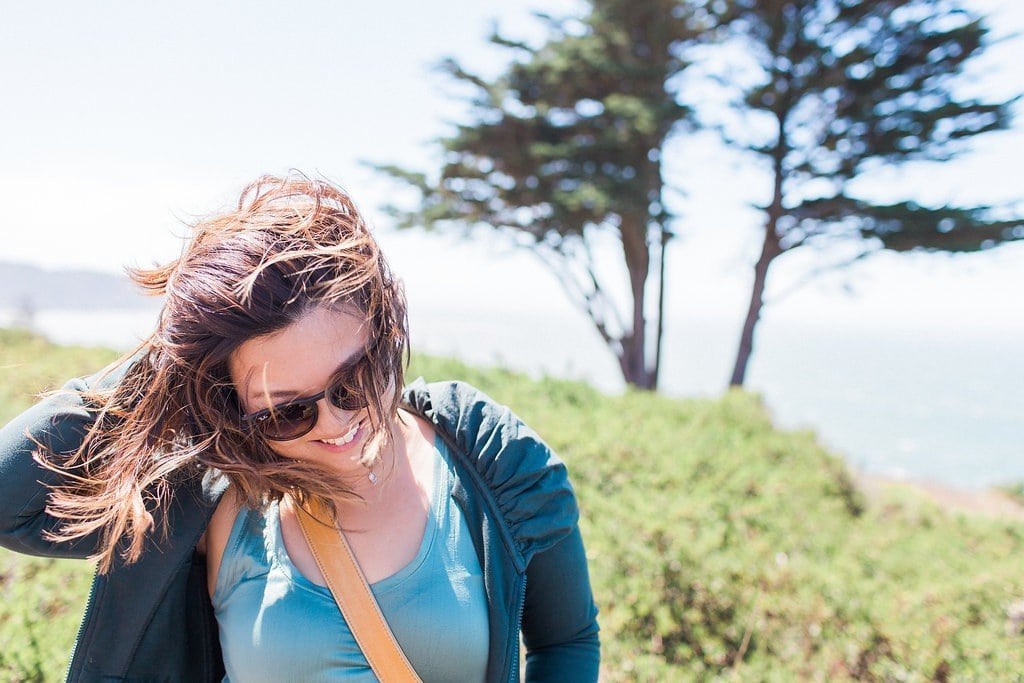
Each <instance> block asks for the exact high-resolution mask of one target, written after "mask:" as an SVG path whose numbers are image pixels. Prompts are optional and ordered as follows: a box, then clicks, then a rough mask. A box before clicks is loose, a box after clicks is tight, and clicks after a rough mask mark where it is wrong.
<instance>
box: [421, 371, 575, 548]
mask: <svg viewBox="0 0 1024 683" xmlns="http://www.w3.org/2000/svg"><path fill="white" fill-rule="evenodd" d="M404 402H405V404H406V405H408V406H409V407H410V408H411V409H412V410H413V411H415V412H416V413H418V414H420V415H422V416H423V417H425V418H426V419H427V420H429V421H430V422H431V423H432V424H433V425H434V427H435V429H437V431H438V432H439V433H440V434H441V435H442V438H444V439H445V441H446V443H447V444H448V445H449V446H450V447H452V448H454V450H455V453H456V455H457V456H458V457H460V458H462V459H463V460H464V461H465V462H466V464H467V465H468V466H469V467H470V469H471V470H472V471H473V472H474V473H475V475H476V476H478V477H479V480H480V482H481V484H482V486H483V487H484V488H485V489H486V491H487V492H488V493H489V495H491V496H493V499H494V501H495V503H496V504H497V507H498V509H499V510H500V511H501V512H502V514H503V515H504V516H505V521H506V522H507V523H508V525H509V527H510V528H511V530H512V532H513V535H514V537H515V540H516V543H517V545H518V546H519V549H520V551H521V552H523V554H524V555H526V556H530V555H532V554H534V553H536V552H540V551H542V550H545V549H547V548H549V547H550V546H552V545H554V544H555V543H557V542H558V541H560V540H561V539H562V538H564V537H565V536H567V535H568V534H569V533H571V531H572V530H573V529H574V528H575V526H576V523H577V520H578V518H579V510H578V507H577V504H576V497H575V494H574V492H573V490H572V485H571V484H570V483H569V476H568V472H567V471H566V468H565V464H564V463H563V462H562V460H561V459H560V458H559V457H558V456H557V455H555V453H554V452H553V451H552V450H551V449H550V448H549V447H548V445H547V444H546V443H544V441H543V440H542V439H541V437H540V436H539V435H538V434H537V433H536V432H535V431H534V430H533V429H531V428H530V427H529V426H528V425H526V423H524V422H523V421H522V420H521V419H519V417H518V416H517V415H516V414H515V413H514V412H513V411H512V410H511V409H510V408H509V407H508V406H505V405H502V404H501V403H498V402H497V401H495V400H494V399H492V398H491V397H490V396H488V395H487V394H485V393H484V392H482V391H480V390H479V389H476V388H475V387H473V386H471V385H469V384H466V383H464V382H435V383H430V384H427V383H426V382H424V381H423V380H422V379H420V380H417V381H415V382H413V383H412V384H411V385H410V386H409V387H408V388H407V389H406V390H405V394H404Z"/></svg>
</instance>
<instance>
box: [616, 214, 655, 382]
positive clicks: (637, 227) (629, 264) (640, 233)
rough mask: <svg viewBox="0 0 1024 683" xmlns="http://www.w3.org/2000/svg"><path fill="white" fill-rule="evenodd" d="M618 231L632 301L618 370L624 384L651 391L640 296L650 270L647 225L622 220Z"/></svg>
mask: <svg viewBox="0 0 1024 683" xmlns="http://www.w3.org/2000/svg"><path fill="white" fill-rule="evenodd" d="M621 227H622V253H623V256H625V259H626V268H627V270H628V271H629V289H630V293H631V295H632V299H633V302H632V303H633V321H632V324H633V329H632V330H631V331H630V332H629V333H628V334H624V335H623V337H622V355H621V356H620V357H619V366H620V367H621V369H622V377H623V379H625V380H626V382H627V383H629V384H632V385H633V386H635V387H637V388H640V389H653V388H654V374H653V373H652V372H651V371H650V370H648V368H647V354H646V349H647V344H646V341H647V334H646V332H647V321H646V319H645V317H644V299H645V297H644V295H645V289H646V286H647V276H648V274H649V273H650V267H651V254H650V251H649V250H648V244H647V225H646V221H645V220H644V218H643V217H638V216H623V219H622V226H621Z"/></svg>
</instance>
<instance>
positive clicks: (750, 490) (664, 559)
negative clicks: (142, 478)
mask: <svg viewBox="0 0 1024 683" xmlns="http://www.w3.org/2000/svg"><path fill="white" fill-rule="evenodd" d="M0 334H2V335H3V336H0V340H2V343H0V358H3V359H4V364H5V365H7V366H8V367H7V369H6V370H5V371H4V372H5V375H4V380H3V382H0V385H11V386H20V387H22V388H23V389H21V390H19V391H20V392H21V393H19V394H18V395H17V396H16V397H14V398H13V399H5V400H13V401H14V403H12V404H10V405H8V404H6V403H5V404H4V405H0V409H2V410H3V414H4V415H6V416H10V415H12V414H14V413H15V412H17V411H18V410H21V409H22V408H23V407H24V406H25V405H27V404H28V403H29V402H30V401H31V394H32V393H34V392H35V391H36V387H31V386H30V384H31V382H30V380H28V379H25V378H28V377H36V378H40V379H41V381H42V383H43V384H44V385H45V384H49V385H51V386H52V384H53V383H54V382H55V381H57V380H56V377H57V375H58V373H64V372H68V371H70V374H80V373H84V372H87V371H91V370H94V369H96V368H98V367H100V366H102V365H103V364H104V363H105V362H107V361H108V360H110V358H112V354H110V353H108V352H103V351H99V350H85V349H70V348H59V347H54V346H51V345H48V344H45V343H44V342H40V341H39V340H37V339H34V338H31V337H29V336H26V335H10V334H9V333H0ZM16 358H17V359H21V360H19V361H18V362H17V363H16V364H14V363H10V362H9V360H10V359H16ZM72 358H77V359H78V362H79V363H80V364H79V365H78V366H75V362H73V361H71V360H70V359H72ZM14 365H17V367H13V366H14ZM65 376H70V375H61V379H63V378H64V377H65ZM408 376H409V377H410V378H415V377H417V376H423V377H424V378H425V379H426V380H428V381H432V380H438V379H448V378H453V377H458V378H461V379H465V380H468V381H470V382H471V383H473V384H475V385H477V386H478V387H480V388H481V389H482V390H484V391H486V392H487V393H488V394H490V395H491V396H493V397H494V398H496V399H498V400H499V401H502V402H505V403H507V404H509V405H511V406H513V407H515V409H516V410H517V412H518V413H519V414H520V415H521V416H522V417H523V418H524V419H525V420H526V421H527V422H528V423H529V424H530V425H531V426H533V427H534V428H535V429H537V431H538V432H539V433H541V434H542V435H544V437H545V438H546V439H547V440H548V442H549V443H550V444H551V446H552V447H553V448H554V449H555V450H556V451H557V452H558V453H559V454H560V455H561V456H562V457H563V458H564V459H565V460H566V462H567V463H568V465H569V467H570V471H571V473H572V475H573V481H574V485H575V487H576V490H577V493H578V495H579V500H580V507H581V510H582V519H581V525H582V528H583V533H584V538H585V540H586V543H587V550H588V555H589V557H590V571H591V578H592V581H593V585H594V590H595V594H596V597H597V600H598V603H599V606H600V608H601V628H602V643H603V661H604V664H603V668H604V671H603V676H604V680H608V681H637V680H640V681H668V680H743V681H747V680H753V681H762V680H763V681H790V680H794V679H799V680H822V681H824V680H828V681H833V680H838V681H841V680H869V681H872V680H873V681H926V680H1014V678H1015V677H1017V676H1019V669H1020V659H1019V656H1020V655H1019V653H1020V648H1021V636H1020V635H1010V634H1009V632H1008V631H1007V629H1006V628H1005V623H1004V622H1005V618H1006V616H1005V613H1006V608H1007V606H1008V605H1009V604H1010V603H1012V602H1014V601H1016V600H1020V599H1021V598H1024V577H1022V575H1021V572H1020V559H1019V558H1020V557H1021V553H1022V552H1024V527H1022V526H1021V525H1020V524H1019V523H1011V522H1008V521H990V520H983V519H974V518H965V517H962V516H953V515H950V514H948V513H947V512H944V511H943V510H940V509H938V508H937V507H935V506H934V505H933V504H931V503H929V502H927V501H926V500H925V499H923V498H920V497H917V496H915V495H913V494H911V493H908V492H906V491H900V490H897V491H894V492H893V493H891V494H889V495H888V497H887V498H885V499H883V500H881V501H880V502H878V503H872V504H870V505H869V504H867V503H866V502H865V500H864V499H863V497H862V496H861V494H860V492H859V491H858V490H857V489H856V487H855V486H854V485H853V484H852V482H851V478H850V476H849V474H848V473H847V471H846V469H845V467H844V466H843V464H842V463H841V462H840V461H839V460H838V459H836V458H835V457H834V456H831V455H830V454H828V453H827V452H825V451H824V450H823V449H822V448H821V446H820V445H819V444H818V443H817V441H816V439H815V437H814V435H813V434H811V433H809V432H794V433H785V432H780V431H778V430H776V429H774V428H773V426H772V424H771V420H770V418H769V416H768V413H767V412H766V410H765V408H764V406H763V405H762V403H761V400H760V398H759V397H758V396H756V395H753V394H750V393H745V392H742V391H733V392H730V393H728V394H726V395H725V396H723V397H722V398H721V399H720V400H674V399H669V398H665V397H659V396H656V395H653V394H649V393H646V392H628V393H626V394H625V395H622V396H605V395H602V394H600V393H598V392H597V391H595V390H594V389H592V388H591V387H588V386H587V385H584V384H581V383H577V382H568V381H561V380H554V379H542V380H539V381H536V380H531V379H529V378H526V377H524V376H522V375H519V374H515V373H512V372H508V371H505V370H488V369H481V368H472V367H468V366H465V365H463V364H461V363H458V362H456V361H453V360H445V359H437V358H430V357H425V356H420V355H417V356H414V358H413V362H412V367H411V368H410V371H409V375H408ZM90 573H91V570H90V568H89V567H88V566H87V565H85V564H84V563H65V562H54V561H51V560H38V559H31V558H22V557H18V556H16V555H12V554H10V553H6V552H2V553H0V595H2V597H3V600H2V601H0V680H57V679H59V677H60V675H61V672H62V671H63V669H64V667H65V665H66V661H67V654H68V652H69V651H70V647H71V643H72V640H73V638H74V633H75V622H76V620H77V616H78V614H80V611H81V609H82V604H83V602H84V596H85V593H86V590H87V585H88V581H89V577H90ZM44 636H45V637H44Z"/></svg>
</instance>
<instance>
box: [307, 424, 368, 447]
mask: <svg viewBox="0 0 1024 683" xmlns="http://www.w3.org/2000/svg"><path fill="white" fill-rule="evenodd" d="M362 426H363V421H362V420H360V421H359V422H357V423H355V424H354V425H352V428H351V429H349V430H348V431H347V432H345V433H344V434H342V435H341V436H339V437H338V438H336V439H318V441H319V442H320V443H326V444H330V445H331V446H344V445H345V444H348V443H352V440H353V439H355V438H356V434H358V433H359V429H360V428H361V427H362Z"/></svg>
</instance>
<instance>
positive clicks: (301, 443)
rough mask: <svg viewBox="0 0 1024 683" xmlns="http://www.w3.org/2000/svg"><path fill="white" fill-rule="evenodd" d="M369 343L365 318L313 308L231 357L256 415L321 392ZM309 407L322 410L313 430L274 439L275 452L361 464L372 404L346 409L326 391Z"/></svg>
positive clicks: (343, 466)
mask: <svg viewBox="0 0 1024 683" xmlns="http://www.w3.org/2000/svg"><path fill="white" fill-rule="evenodd" d="M366 343H367V332H366V329H365V325H364V321H363V319H362V318H361V317H358V316H357V315H355V314H354V312H352V311H348V312H342V311H338V310H336V309H329V308H317V309H313V310H312V311H310V312H309V313H306V314H305V315H304V316H303V317H301V318H299V319H298V320H296V321H295V322H294V323H292V324H291V325H289V326H288V327H286V328H284V329H283V330H281V331H279V332H275V333H273V334H269V335H265V336H262V337H256V338H254V339H250V340H248V341H246V342H244V343H243V344H242V345H241V346H239V347H238V349H236V350H235V351H234V352H233V353H232V354H231V356H230V357H229V359H228V369H229V371H230V373H231V381H232V382H233V383H234V385H235V390H236V391H237V393H238V397H239V400H240V401H241V404H242V410H243V411H244V412H245V413H246V414H250V415H251V414H252V413H255V412H257V411H260V410H265V409H267V408H272V407H279V408H281V407H283V406H285V405H287V404H289V403H292V402H294V401H302V400H303V399H308V398H310V397H315V396H316V395H318V394H321V392H323V391H324V390H325V389H327V388H328V385H329V384H330V383H331V379H332V378H333V377H335V376H336V373H337V372H338V370H339V369H340V368H343V367H345V366H347V365H351V364H353V363H355V362H357V361H358V360H359V359H360V357H361V356H362V354H363V351H364V349H365V347H366ZM307 409H312V410H314V411H315V412H316V414H317V417H316V422H315V424H314V425H313V427H312V429H311V430H310V431H308V432H307V433H305V434H303V435H301V436H299V437H297V438H294V439H290V440H286V441H271V440H268V441H267V443H268V444H269V445H270V447H271V448H272V449H273V450H274V452H275V453H277V454H278V455H281V456H283V457H286V458H295V459H297V460H310V461H314V462H319V463H322V464H325V465H329V466H331V467H332V468H334V469H339V470H341V471H345V470H348V469H351V468H355V467H361V465H358V464H357V459H358V458H359V456H360V454H361V452H362V446H363V442H364V441H365V439H366V438H367V437H368V435H369V434H370V423H369V413H368V412H367V410H366V408H357V409H355V410H346V409H345V408H339V407H337V406H336V405H335V404H334V403H332V401H331V400H330V398H329V397H328V396H321V397H320V398H319V399H318V400H316V401H315V405H307ZM283 412H285V413H287V412H289V411H288V410H285V411H283Z"/></svg>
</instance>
